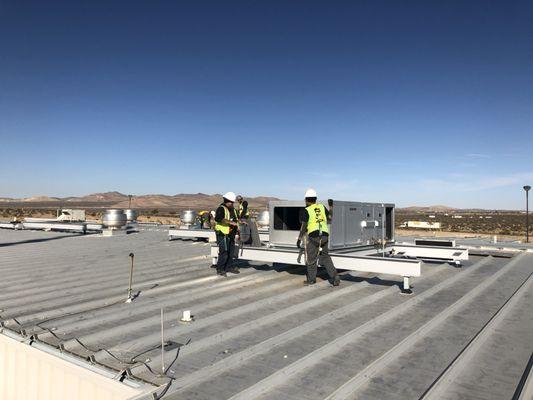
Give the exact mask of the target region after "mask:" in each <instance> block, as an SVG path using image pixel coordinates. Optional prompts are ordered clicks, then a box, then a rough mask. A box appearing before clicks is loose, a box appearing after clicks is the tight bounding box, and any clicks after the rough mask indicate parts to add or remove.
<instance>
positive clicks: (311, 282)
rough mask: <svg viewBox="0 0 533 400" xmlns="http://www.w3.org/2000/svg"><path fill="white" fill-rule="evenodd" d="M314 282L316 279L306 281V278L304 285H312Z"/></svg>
mask: <svg viewBox="0 0 533 400" xmlns="http://www.w3.org/2000/svg"><path fill="white" fill-rule="evenodd" d="M315 283H316V281H308V280H307V279H306V280H305V281H304V286H312V285H314V284H315Z"/></svg>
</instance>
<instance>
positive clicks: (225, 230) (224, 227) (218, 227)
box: [215, 205, 238, 235]
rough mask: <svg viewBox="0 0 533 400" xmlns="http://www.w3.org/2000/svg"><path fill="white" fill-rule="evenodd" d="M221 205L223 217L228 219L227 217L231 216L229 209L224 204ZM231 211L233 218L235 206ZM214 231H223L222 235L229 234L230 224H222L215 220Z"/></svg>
mask: <svg viewBox="0 0 533 400" xmlns="http://www.w3.org/2000/svg"><path fill="white" fill-rule="evenodd" d="M222 207H223V208H224V219H227V220H228V221H229V219H230V218H231V215H230V212H229V209H228V207H226V206H225V205H222ZM233 212H234V214H235V218H237V211H236V210H235V208H234V209H233ZM237 219H238V218H237ZM215 231H219V232H220V233H223V234H224V235H229V232H230V226H229V225H222V224H221V223H220V222H217V223H216V224H215Z"/></svg>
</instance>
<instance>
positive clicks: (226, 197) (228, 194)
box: [224, 192, 236, 202]
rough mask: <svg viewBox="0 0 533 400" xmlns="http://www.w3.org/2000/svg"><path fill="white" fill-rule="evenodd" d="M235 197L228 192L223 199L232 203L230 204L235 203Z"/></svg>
mask: <svg viewBox="0 0 533 400" xmlns="http://www.w3.org/2000/svg"><path fill="white" fill-rule="evenodd" d="M235 197H236V196H235V193H233V192H228V193H226V194H225V195H224V198H225V199H226V200H229V201H232V202H235Z"/></svg>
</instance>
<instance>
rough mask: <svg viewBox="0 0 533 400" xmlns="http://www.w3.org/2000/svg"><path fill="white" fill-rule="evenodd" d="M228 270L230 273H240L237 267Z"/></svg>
mask: <svg viewBox="0 0 533 400" xmlns="http://www.w3.org/2000/svg"><path fill="white" fill-rule="evenodd" d="M228 272H231V273H232V274H240V273H241V271H239V269H238V268H232V269H230V270H228Z"/></svg>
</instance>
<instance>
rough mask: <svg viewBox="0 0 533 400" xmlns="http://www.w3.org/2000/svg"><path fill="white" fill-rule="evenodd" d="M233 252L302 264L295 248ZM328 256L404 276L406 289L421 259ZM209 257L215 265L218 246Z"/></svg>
mask: <svg viewBox="0 0 533 400" xmlns="http://www.w3.org/2000/svg"><path fill="white" fill-rule="evenodd" d="M237 254H238V258H239V259H241V260H250V261H261V262H268V263H281V264H290V265H305V256H304V254H303V250H297V249H275V248H267V247H242V248H238V249H237ZM330 256H331V259H332V261H333V264H334V265H335V268H337V269H342V270H349V271H359V272H374V273H378V274H389V275H396V276H400V277H402V278H404V277H405V278H407V280H405V279H404V285H405V284H407V288H409V278H410V277H418V276H420V274H421V264H422V262H421V261H419V260H409V259H399V258H390V257H385V258H383V257H373V256H363V255H348V254H335V253H330ZM211 257H212V258H213V264H216V261H217V258H218V247H216V246H211Z"/></svg>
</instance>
